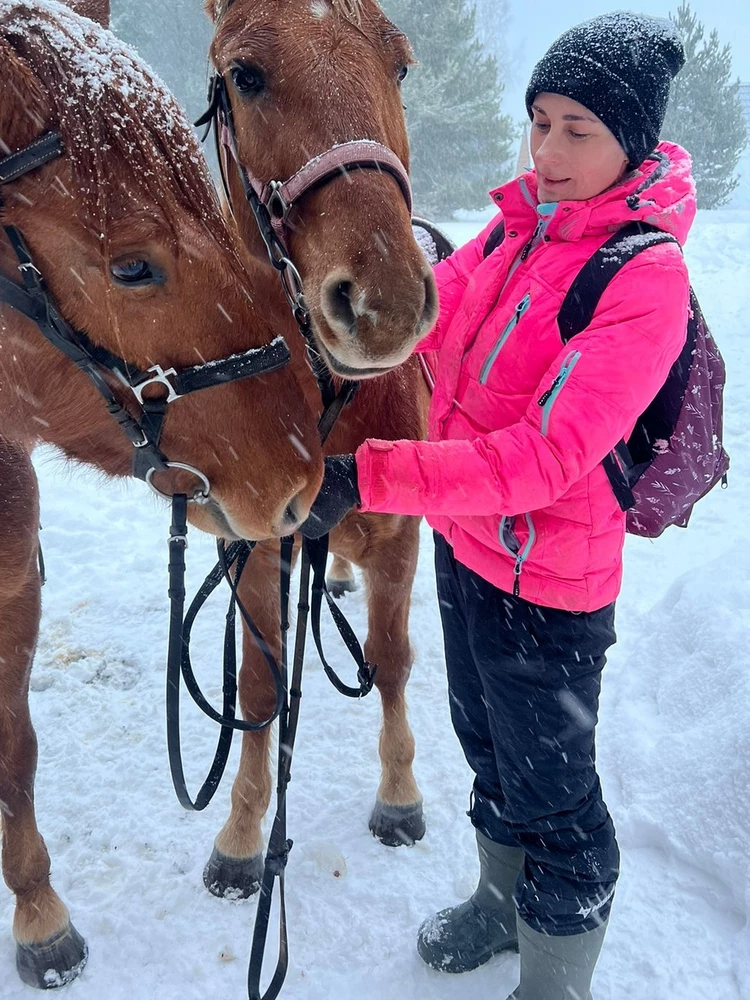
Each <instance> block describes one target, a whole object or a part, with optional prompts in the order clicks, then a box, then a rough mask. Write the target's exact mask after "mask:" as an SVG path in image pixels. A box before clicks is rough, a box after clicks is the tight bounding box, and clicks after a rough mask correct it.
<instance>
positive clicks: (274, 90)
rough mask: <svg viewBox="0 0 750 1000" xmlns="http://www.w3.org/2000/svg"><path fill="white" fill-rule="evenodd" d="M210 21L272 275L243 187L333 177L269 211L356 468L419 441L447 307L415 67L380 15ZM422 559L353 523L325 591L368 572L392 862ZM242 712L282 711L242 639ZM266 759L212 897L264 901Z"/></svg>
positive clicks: (324, 13)
mask: <svg viewBox="0 0 750 1000" xmlns="http://www.w3.org/2000/svg"><path fill="white" fill-rule="evenodd" d="M206 7H207V10H208V13H209V15H210V16H211V17H212V18H213V20H214V23H215V37H214V41H213V45H212V50H211V56H212V60H213V63H214V66H215V68H216V72H217V73H218V74H220V75H221V78H222V86H223V88H224V90H225V93H226V95H227V99H228V101H229V104H230V106H231V119H232V122H233V128H234V133H235V135H234V139H233V142H229V143H227V138H226V132H227V130H226V129H225V130H224V133H225V145H229V146H231V147H233V149H232V154H231V155H230V152H229V150H228V149H225V150H224V156H223V161H224V173H225V180H226V183H227V195H228V198H229V201H230V203H231V210H232V212H233V214H234V217H235V219H236V222H237V226H238V228H239V232H240V234H241V236H242V239H243V240H244V242H245V244H246V245H247V247H248V248H249V249H250V250H251V251H252V253H253V254H254V255H255V256H256V258H257V259H258V261H259V262H261V263H262V264H263V266H265V267H266V269H267V270H268V271H269V273H272V272H271V268H270V265H269V262H268V256H267V252H266V247H265V245H264V243H263V241H262V240H261V238H260V235H259V231H258V227H257V225H256V222H255V219H254V216H253V214H252V212H251V210H250V207H249V205H248V201H247V199H246V197H245V185H246V184H247V183H248V181H249V182H250V183H251V184H252V185H253V186H254V187H255V189H256V190H261V189H262V188H264V187H265V188H267V189H268V190H273V188H272V187H271V188H269V183H270V182H271V181H272V180H284V179H286V178H291V177H292V176H293V175H295V174H296V173H297V172H298V171H302V173H301V174H300V175H298V177H297V178H296V180H295V183H297V181H299V178H300V177H302V178H304V177H306V178H308V180H309V176H310V171H311V170H312V171H313V172H316V171H318V170H319V169H320V168H321V163H322V162H325V160H326V158H330V157H332V156H333V157H336V160H334V161H333V176H327V177H325V178H321V177H317V179H315V180H314V181H313V186H312V187H310V188H308V189H307V190H306V191H305V192H304V193H303V194H302V195H301V196H299V198H298V200H297V201H296V202H295V203H294V204H292V205H281V206H279V204H278V195H276V196H274V197H275V199H276V204H275V206H274V205H273V204H272V205H271V212H272V215H274V216H275V221H276V228H277V231H278V232H279V233H280V234H281V236H282V239H283V241H284V243H285V246H286V249H287V250H288V254H289V256H290V257H291V259H292V260H293V262H294V263H295V265H296V267H297V268H298V270H299V272H300V275H301V278H302V280H303V282H304V293H305V300H306V303H307V306H308V308H309V313H310V318H311V321H312V327H313V332H314V336H315V339H316V345H317V348H318V351H319V353H320V355H321V357H322V358H323V359H324V360H325V362H326V364H327V365H328V368H329V369H330V371H331V373H332V374H333V375H334V376H341V377H344V378H346V379H349V380H353V379H358V380H361V384H360V388H359V392H358V394H357V395H356V397H355V399H354V402H353V403H352V404H351V405H350V407H349V408H348V409H347V410H345V411H344V414H343V416H342V417H341V418H340V420H339V423H338V424H337V426H336V428H335V429H334V431H333V433H332V434H331V436H330V438H329V440H328V442H327V444H326V448H325V450H326V452H327V453H328V454H337V453H338V454H340V453H346V452H353V451H354V450H355V449H356V448H357V447H358V445H359V444H361V442H362V441H363V440H364V439H365V438H368V437H374V438H385V439H398V438H412V439H417V438H422V437H424V435H425V432H426V414H427V407H428V403H429V397H428V391H427V388H426V384H425V382H424V379H423V377H422V374H421V371H420V367H419V364H418V362H417V361H416V360H415V359H414V358H413V357H410V355H411V354H412V351H413V349H414V346H415V344H416V343H417V342H418V341H419V340H420V339H421V338H422V337H424V336H425V335H426V333H427V332H428V331H429V329H430V328H431V327H432V325H433V323H434V321H435V318H436V315H437V297H436V289H435V284H434V279H433V276H432V272H431V269H430V268H429V267H428V266H427V263H426V260H425V257H424V256H423V254H422V251H421V250H420V249H419V247H418V246H417V244H416V242H415V240H414V236H413V234H412V228H411V221H410V210H409V209H410V205H409V202H408V197H405V192H404V190H403V188H404V183H405V184H406V186H407V188H408V181H406V182H404V181H403V179H402V178H401V175H402V174H404V173H405V171H406V170H408V165H409V146H408V139H407V134H406V127H405V122H404V115H403V108H402V99H401V91H400V83H401V81H402V80H403V78H404V77H405V75H406V72H407V70H408V67H409V65H410V64H411V62H412V61H413V56H412V50H411V48H410V45H409V43H408V41H407V39H406V38H405V36H404V35H403V34H402V33H401V32H400V31H398V29H396V28H395V27H394V25H393V24H392V23H391V22H390V21H389V20H388V19H387V18H386V17H385V15H384V14H383V12H382V11H381V9H380V8H379V6H378V5H377V3H376V2H375V0H315V2H311V0H283V2H282V0H208V2H207V4H206ZM358 140H365V141H364V142H358ZM347 144H349V145H347ZM376 144H377V148H376ZM384 147H385V148H384ZM352 148H354V149H356V150H359V154H360V155H359V159H363V158H364V159H367V158H368V156H369V154H368V149H376V151H375V152H374V153H373V157H378V159H379V160H380V161H381V162H380V163H378V164H375V163H369V164H366V166H368V167H377V168H378V169H362V166H363V165H362V164H361V163H360V164H358V166H357V165H353V166H350V167H346V166H341V163H340V161H341V158H342V157H343V156H344V155H345V154H346V152H347V150H348V149H352ZM321 154H324V156H323V161H321V159H320V157H321ZM388 160H390V164H389V163H388V162H385V164H384V162H383V161H388ZM329 162H330V161H329ZM337 162H338V163H339V166H338V168H337V167H336V163H337ZM238 164H239V166H240V168H241V170H242V171H243V172H244V174H245V180H244V182H243V179H242V177H241V174H240V172H239V171H238V169H237V167H238ZM298 187H299V185H298ZM276 190H277V191H278V188H276ZM297 193H299V192H298V191H297ZM282 214H283V215H284V219H283V220H281V219H280V218H279V216H280V215H282ZM282 302H283V298H282ZM279 321H280V322H283V323H284V327H283V332H284V336H285V337H286V338H287V340H288V341H289V343H290V345H291V344H292V343H296V345H297V346H296V351H294V350H293V353H294V359H293V365H294V371H295V373H296V375H297V378H298V380H299V382H300V384H301V385H302V388H303V391H304V393H305V398H306V399H307V401H308V403H309V404H310V406H316V405H317V406H318V408H319V406H320V399H319V394H318V390H317V388H316V384H315V381H314V379H313V377H312V374H311V372H310V368H309V366H308V363H307V359H306V357H305V351H304V347H303V344H302V341H301V338H299V337H297V340H296V341H295V340H294V338H295V323H294V320H293V319H291V317H290V316H289V310H288V309H285V311H284V312H282V313H280V314H279ZM278 329H282V327H278ZM375 376H377V377H375ZM418 543H419V522H418V520H417V519H415V518H406V517H393V516H384V515H375V516H372V515H360V514H357V513H352V514H350V515H349V516H348V517H347V518H346V519H345V520H344V522H343V523H342V524H341V526H340V527H338V528H337V529H336V530H335V531H333V532H332V534H331V549H332V551H333V552H334V553H335V555H336V558H335V560H334V564H333V570H332V577H333V585H332V589H334V588H335V589H337V590H339V591H342V590H346V589H351V588H352V587H353V580H352V579H351V578H352V572H351V566H350V565H349V562H352V563H355V564H356V565H357V566H359V567H361V568H362V570H363V571H364V577H365V581H366V585H367V596H368V610H369V628H368V636H367V641H366V645H365V656H366V658H367V660H368V661H369V662H371V663H374V664H376V665H377V674H376V678H375V684H376V686H377V688H378V690H379V692H380V696H381V699H382V707H383V727H382V732H381V737H380V757H381V764H382V776H381V782H380V787H379V789H378V793H377V799H376V803H375V807H374V810H373V812H372V814H371V817H370V829H371V830H372V832H373V833H374V835H375V836H376V837H378V838H379V839H380V840H381V841H382V842H384V843H385V844H389V845H394V846H395V845H399V844H411V843H413V842H414V841H415V840H418V839H420V838H421V837H422V836H423V834H424V820H423V813H422V799H421V795H420V792H419V789H418V787H417V784H416V781H415V779H414V775H413V772H412V762H413V758H414V738H413V736H412V733H411V730H410V728H409V724H408V721H407V716H406V702H405V687H406V682H407V680H408V677H409V673H410V670H411V662H412V654H411V649H410V644H409V637H408V619H409V605H410V597H411V589H412V584H413V580H414V575H415V571H416V565H417V553H418ZM264 549H265V551H264ZM253 558H254V560H256V562H255V563H254V572H253V574H252V576H253V579H252V580H251V579H250V578H249V575H248V576H247V579H244V580H243V582H242V585H241V593H242V598H243V600H244V601H245V603H246V604H247V606H248V608H249V609H250V611H251V614H252V616H253V618H254V620H255V622H256V624H258V625H259V626H260V628H261V630H262V631H263V633H264V634H265V635H266V636H268V637H271V636H276V635H278V631H279V628H278V626H279V597H278V582H277V581H278V576H279V573H278V553H277V552H276V551H275V550H274V549H272V548H271V547H270V546H265V547H263V546H261V547H259V549H258V550H256V554H255V555H254V557H253ZM240 700H241V706H242V710H243V713H244V715H245V717H246V718H247V719H251V720H257V719H259V718H265V717H266V716H267V712H268V709H269V707H272V705H273V700H274V691H273V688H272V687H271V686H270V684H269V679H268V675H267V671H266V668H265V663H264V660H263V658H262V657H261V656H260V655H259V653H258V650H257V649H256V648H255V646H254V644H253V642H252V640H251V639H249V638H248V637H247V635H246V636H245V649H244V657H243V666H242V672H241V677H240ZM268 753H269V734H268V732H264V733H261V734H245V735H244V736H243V748H242V756H241V762H240V768H239V773H238V775H237V778H236V780H235V783H234V787H233V791H232V805H231V813H230V816H229V818H228V820H227V822H226V824H225V825H224V827H223V829H222V830H221V832H220V833H219V835H218V837H217V838H216V842H215V845H214V850H213V853H212V855H211V858H210V860H209V863H208V866H207V868H206V871H205V874H204V880H205V883H206V885H207V887H208V888H209V889H210V890H211V891H212V892H213V893H214V894H216V895H226V894H230V893H231V894H232V895H237V894H238V893H239V894H240V895H245V896H247V895H250V894H251V893H253V892H255V891H256V890H257V889H258V886H259V880H260V878H261V875H262V867H263V866H262V851H263V840H262V834H261V820H262V817H263V815H264V813H265V812H266V810H267V808H268V804H269V800H270V794H271V778H270V771H269V760H268Z"/></svg>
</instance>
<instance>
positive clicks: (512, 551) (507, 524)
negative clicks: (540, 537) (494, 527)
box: [498, 514, 536, 597]
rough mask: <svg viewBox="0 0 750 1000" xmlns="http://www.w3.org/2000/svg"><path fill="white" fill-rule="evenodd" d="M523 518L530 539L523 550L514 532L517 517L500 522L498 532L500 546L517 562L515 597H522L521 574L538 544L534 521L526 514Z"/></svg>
mask: <svg viewBox="0 0 750 1000" xmlns="http://www.w3.org/2000/svg"><path fill="white" fill-rule="evenodd" d="M523 516H524V519H525V521H526V526H527V527H528V529H529V537H528V539H527V541H526V544H525V545H524V547H523V548H521V543H520V541H519V540H518V538H517V537H516V535H515V534H514V532H513V525H514V523H515V520H516V519H515V517H503V519H502V520H501V521H500V529H499V531H498V539H499V541H500V545H501V546H502V548H503V549H505V551H506V552H507V553H508V555H511V556H513V558H514V559H515V560H516V561H515V565H514V566H513V578H514V579H513V596H514V597H520V596H521V573H523V567H524V565H525V563H526V562H527V561H528V558H529V556H530V555H531V550H532V549H533V548H534V545H535V544H536V527H535V526H534V520H533V518H532V516H531V514H524V515H523ZM506 533H507V538H506ZM514 545H515V547H514Z"/></svg>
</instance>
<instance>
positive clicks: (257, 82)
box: [230, 66, 266, 96]
mask: <svg viewBox="0 0 750 1000" xmlns="http://www.w3.org/2000/svg"><path fill="white" fill-rule="evenodd" d="M230 75H231V77H232V83H233V84H234V88H235V90H236V91H237V93H238V94H244V95H245V96H248V95H255V94H260V93H261V92H262V91H263V90H264V89H265V86H266V81H265V78H264V76H263V74H262V73H261V71H260V70H259V69H255V68H254V67H252V66H233V67H232V69H231V73H230Z"/></svg>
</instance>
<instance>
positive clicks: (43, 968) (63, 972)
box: [16, 924, 89, 990]
mask: <svg viewBox="0 0 750 1000" xmlns="http://www.w3.org/2000/svg"><path fill="white" fill-rule="evenodd" d="M88 957H89V950H88V948H87V947H86V942H85V941H84V940H83V938H82V937H81V935H80V934H79V933H78V931H77V930H76V929H75V927H74V926H73V925H72V924H68V926H67V927H66V928H65V930H64V931H63V932H62V933H61V934H56V935H55V936H54V937H51V938H49V939H48V940H47V941H42V942H41V943H40V944H17V945H16V968H17V969H18V975H19V976H20V977H21V979H22V980H23V981H24V983H26V985H27V986H34V987H35V988H36V989H38V990H53V989H56V988H57V987H58V986H66V985H67V984H68V983H70V982H72V981H73V980H74V979H76V978H77V977H78V976H79V975H80V974H81V972H82V971H83V967H84V966H85V964H86V959H87V958H88Z"/></svg>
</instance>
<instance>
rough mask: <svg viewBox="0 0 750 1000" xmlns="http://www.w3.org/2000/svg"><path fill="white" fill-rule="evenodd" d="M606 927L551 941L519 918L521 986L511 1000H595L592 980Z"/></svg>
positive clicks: (551, 939)
mask: <svg viewBox="0 0 750 1000" xmlns="http://www.w3.org/2000/svg"><path fill="white" fill-rule="evenodd" d="M606 932H607V925H606V923H603V924H602V925H601V927H597V928H596V929H595V930H593V931H588V932H587V933H585V934H574V935H573V936H572V937H551V936H550V935H549V934H540V933H539V932H538V931H535V930H533V929H532V928H531V927H529V925H528V924H526V923H525V922H524V921H523V920H521V918H520V917H519V918H518V950H519V951H520V953H521V983H520V985H519V987H518V989H517V990H515V992H514V993H511V995H510V996H509V997H508V1000H592V998H591V992H590V990H591V980H592V978H593V975H594V969H595V968H596V963H597V959H598V958H599V952H600V951H601V950H602V943H603V942H604V935H605V934H606Z"/></svg>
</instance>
